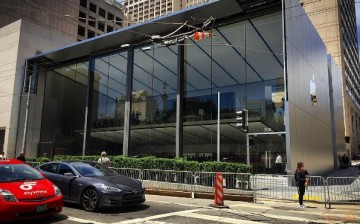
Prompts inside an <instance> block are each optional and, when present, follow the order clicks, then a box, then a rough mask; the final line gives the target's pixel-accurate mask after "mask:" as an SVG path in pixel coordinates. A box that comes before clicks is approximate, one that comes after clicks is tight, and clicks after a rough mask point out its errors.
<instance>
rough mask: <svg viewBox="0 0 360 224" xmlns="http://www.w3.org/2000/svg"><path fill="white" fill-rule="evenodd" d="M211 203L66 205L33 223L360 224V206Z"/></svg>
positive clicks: (154, 200) (155, 199) (156, 199)
mask: <svg viewBox="0 0 360 224" xmlns="http://www.w3.org/2000/svg"><path fill="white" fill-rule="evenodd" d="M210 203H212V200H205V199H188V198H175V197H164V196H154V195H147V202H146V203H145V204H143V205H140V206H135V207H127V208H126V207H125V208H124V207H123V208H111V209H109V208H107V209H104V210H101V211H100V212H97V213H92V212H85V211H84V210H82V209H81V208H80V207H79V206H75V205H66V207H64V209H63V211H62V213H61V214H58V215H55V216H53V217H49V218H46V219H40V220H36V221H35V220H32V221H30V222H28V223H36V224H45V223H46V224H48V223H49V224H52V223H54V224H55V223H56V224H65V223H66V224H79V223H87V224H90V223H93V224H103V223H112V224H138V223H143V224H193V223H196V224H198V223H199V224H203V223H204V224H224V223H228V224H242V223H244V224H255V223H274V224H275V223H276V224H279V223H280V224H282V223H284V224H285V223H286V224H288V223H295V224H297V223H299V224H300V223H360V206H358V205H357V206H349V207H345V208H344V207H342V208H341V209H332V210H327V209H325V208H324V205H323V204H309V205H308V208H307V209H306V210H302V209H299V208H298V206H297V204H296V203H295V202H282V201H280V202H279V201H264V202H261V203H256V204H255V203H245V202H232V201H226V202H225V204H226V205H228V206H229V207H230V208H228V209H214V208H212V207H210V206H209V204H210ZM22 223H26V222H22Z"/></svg>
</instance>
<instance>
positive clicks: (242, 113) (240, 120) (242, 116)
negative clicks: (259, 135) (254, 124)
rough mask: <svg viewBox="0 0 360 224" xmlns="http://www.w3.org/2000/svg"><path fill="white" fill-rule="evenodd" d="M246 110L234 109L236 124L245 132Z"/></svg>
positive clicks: (246, 128)
mask: <svg viewBox="0 0 360 224" xmlns="http://www.w3.org/2000/svg"><path fill="white" fill-rule="evenodd" d="M247 112H248V111H247V110H245V109H244V110H239V111H236V126H237V127H239V128H240V129H242V130H243V131H245V132H247V131H248V127H247V122H248V121H247V118H248V115H247Z"/></svg>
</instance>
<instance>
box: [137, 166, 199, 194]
mask: <svg viewBox="0 0 360 224" xmlns="http://www.w3.org/2000/svg"><path fill="white" fill-rule="evenodd" d="M142 177H143V186H144V187H145V188H148V189H154V190H171V191H183V192H192V190H193V183H194V178H193V173H192V172H189V171H175V170H151V169H145V170H143V175H142Z"/></svg>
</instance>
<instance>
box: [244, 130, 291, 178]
mask: <svg viewBox="0 0 360 224" xmlns="http://www.w3.org/2000/svg"><path fill="white" fill-rule="evenodd" d="M247 141H248V147H249V150H248V152H249V159H250V165H251V166H252V172H253V173H270V174H285V169H286V137H285V132H268V133H267V132H264V133H249V134H248V137H247ZM279 156H280V157H279ZM276 160H277V164H275V161H276Z"/></svg>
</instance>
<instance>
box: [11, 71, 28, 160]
mask: <svg viewBox="0 0 360 224" xmlns="http://www.w3.org/2000/svg"><path fill="white" fill-rule="evenodd" d="M25 75H26V73H25ZM30 92H31V75H30V76H29V87H28V94H27V98H26V111H25V121H24V135H23V141H22V146H21V151H22V152H23V153H25V144H26V135H27V124H28V117H29V106H30ZM14 156H16V155H14Z"/></svg>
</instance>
